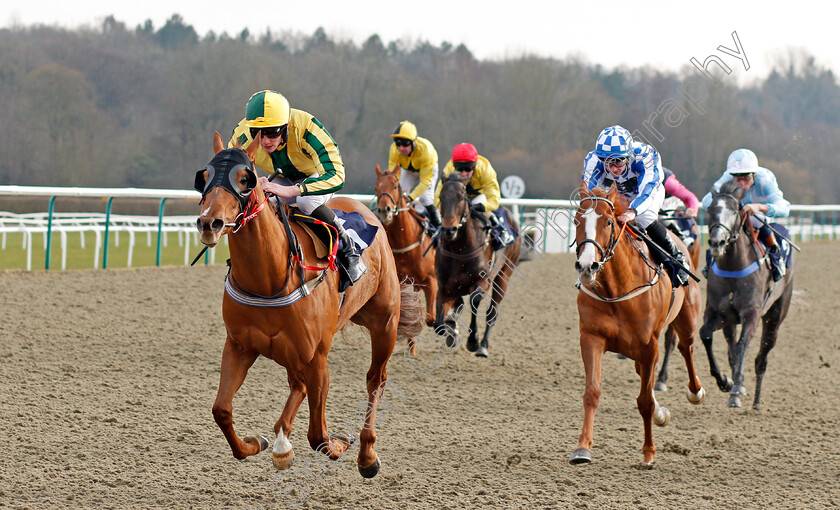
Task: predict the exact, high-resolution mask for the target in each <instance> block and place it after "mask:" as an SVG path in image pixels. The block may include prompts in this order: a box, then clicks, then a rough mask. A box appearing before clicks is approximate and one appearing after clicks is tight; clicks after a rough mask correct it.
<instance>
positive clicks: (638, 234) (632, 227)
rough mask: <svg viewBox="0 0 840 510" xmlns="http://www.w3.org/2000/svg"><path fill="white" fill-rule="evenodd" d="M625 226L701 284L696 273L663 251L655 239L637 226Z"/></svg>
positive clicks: (628, 224)
mask: <svg viewBox="0 0 840 510" xmlns="http://www.w3.org/2000/svg"><path fill="white" fill-rule="evenodd" d="M625 225H627V228H629V229H630V231H631V232H633V233H634V234H636V235H637V236H639V237H641V238H642V239H644V240H645V241H647V242H648V243H647V244H648V246H653V247H654V248H656V251H658V252H659V253H660V254H661V255H664V256H665V257H666V258H667V259H668V260H670V261H671V262H672V263H673V264H674V265H675V266H677V267H678V268H680V269H682V270H683V271H685V272H686V273H688V276H690V277H691V278H693V279H694V281H696V282H698V283H699V282H700V278H698V277H697V275H695V274H694V273H692V272H691V269H689V268H687V267H685V266H684V265H682V264H680V262H679V261H678V260H677V259H675V258H674V257H672V256H671V254H670V253H668V252H667V251H665V250H663V249H662V247H660V246H659V245H658V244H656V243H655V242H653V239H651V238H650V237H648V236H647V234H645V233H643V232H642V231H641V230H639V228H638V227H636V226H635V225H632V224H630V223H625Z"/></svg>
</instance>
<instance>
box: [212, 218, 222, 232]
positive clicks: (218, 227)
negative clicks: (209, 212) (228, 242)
mask: <svg viewBox="0 0 840 510" xmlns="http://www.w3.org/2000/svg"><path fill="white" fill-rule="evenodd" d="M224 226H225V222H224V221H222V220H221V219H218V218H216V219H215V220H213V225H212V229H213V232H218V231H220V230H222V228H223V227H224Z"/></svg>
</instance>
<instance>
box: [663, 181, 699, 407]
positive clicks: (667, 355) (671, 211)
mask: <svg viewBox="0 0 840 510" xmlns="http://www.w3.org/2000/svg"><path fill="white" fill-rule="evenodd" d="M672 199H673V200H674V201H673V202H672V204H676V202H677V201H679V202H680V203H682V201H681V200H680V199H679V198H677V197H668V198H666V199H665V203H663V204H662V208H661V209H660V211H659V220H660V221H662V222H663V223H664V224H665V226H666V227H667V228H669V229H672V231H673V232H674V233H675V234H677V235H680V232H681V231H683V228H682V227H683V226H686V223H688V225H687V226H688V227H689V230H690V235H691V237H693V239H694V242H693V243H691V246H689V247H688V258H687V259H686V260H687V261H688V260H690V261H691V262H690V263H691V269H692V272H695V273H696V272H697V267H698V264H699V263H700V242H699V239H700V226H699V225H698V224H697V222H696V221H694V219H693V218H689V217H688V216H686V214H685V207H682V206H674V205H669V203H668V202H669V200H672ZM681 223H682V225H680V224H681ZM682 233H683V234H685V232H682ZM676 344H677V332H676V330H675V329H674V326H673V325H669V326H668V329H666V330H665V350H664V355H663V356H662V363H661V367H660V369H659V375H658V376H657V378H656V384H655V385H654V386H653V389H654V390H656V391H667V390H668V385H667V381H668V361H669V360H670V359H671V353H673V352H674V346H675V345H676Z"/></svg>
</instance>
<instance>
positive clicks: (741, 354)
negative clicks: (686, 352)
mask: <svg viewBox="0 0 840 510" xmlns="http://www.w3.org/2000/svg"><path fill="white" fill-rule="evenodd" d="M758 323H759V316H758V310H757V309H752V310H748V311H746V312H744V313H742V314H741V335H740V337H739V338H738V341H737V342H730V344H729V346H730V351H729V362H730V364H731V366H732V379H733V380H734V382H735V384H734V386H732V389H731V390H729V404H728V405H729V407H741V399H740V395H746V394H747V392H746V390H745V389H744V359H745V358H746V356H747V349H748V348H749V345H750V340H751V339H752V337H753V335H754V334H755V330H756V328H757V327H758Z"/></svg>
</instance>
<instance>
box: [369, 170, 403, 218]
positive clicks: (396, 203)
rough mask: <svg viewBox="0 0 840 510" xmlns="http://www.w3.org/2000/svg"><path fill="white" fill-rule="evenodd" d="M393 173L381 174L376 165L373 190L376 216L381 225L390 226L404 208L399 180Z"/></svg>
mask: <svg viewBox="0 0 840 510" xmlns="http://www.w3.org/2000/svg"><path fill="white" fill-rule="evenodd" d="M394 171H396V167H394ZM394 171H391V172H387V171H386V172H383V171H381V170H380V169H379V163H377V164H376V184H375V185H374V187H373V189H374V191H376V208H377V215H378V216H379V221H381V222H382V224H383V225H389V224H391V222H393V221H394V217H396V216H397V215H398V214H399V211H400V209H403V208H404V207H405V203H404V201H405V199H404V198H403V196H402V194H403V193H402V187H401V186H400V180H399V179H398V178H397V175H396V174H395V173H394Z"/></svg>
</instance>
